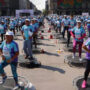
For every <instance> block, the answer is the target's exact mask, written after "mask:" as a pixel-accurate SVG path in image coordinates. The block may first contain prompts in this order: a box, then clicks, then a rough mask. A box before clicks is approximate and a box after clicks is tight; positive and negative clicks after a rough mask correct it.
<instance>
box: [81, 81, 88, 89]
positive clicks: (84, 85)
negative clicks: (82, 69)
mask: <svg viewBox="0 0 90 90" xmlns="http://www.w3.org/2000/svg"><path fill="white" fill-rule="evenodd" d="M86 84H87V82H86V81H85V80H84V81H83V83H82V88H86Z"/></svg>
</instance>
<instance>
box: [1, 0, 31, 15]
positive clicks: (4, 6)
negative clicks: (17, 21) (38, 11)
mask: <svg viewBox="0 0 90 90" xmlns="http://www.w3.org/2000/svg"><path fill="white" fill-rule="evenodd" d="M18 9H19V10H20V9H31V8H30V1H29V0H0V16H11V15H15V11H16V10H18Z"/></svg>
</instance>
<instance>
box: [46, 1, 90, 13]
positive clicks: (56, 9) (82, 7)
mask: <svg viewBox="0 0 90 90" xmlns="http://www.w3.org/2000/svg"><path fill="white" fill-rule="evenodd" d="M47 3H48V4H47ZM47 3H46V4H47V5H48V12H49V14H52V13H53V14H67V15H69V14H71V13H73V14H80V15H81V14H82V13H83V12H88V13H89V14H90V0H47Z"/></svg>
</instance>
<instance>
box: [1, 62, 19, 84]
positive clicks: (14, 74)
mask: <svg viewBox="0 0 90 90" xmlns="http://www.w3.org/2000/svg"><path fill="white" fill-rule="evenodd" d="M8 65H10V66H11V70H12V74H13V78H14V80H15V83H16V84H18V74H17V62H12V63H10V64H8V63H7V62H6V61H2V62H1V63H0V74H5V72H4V68H5V67H6V66H8Z"/></svg>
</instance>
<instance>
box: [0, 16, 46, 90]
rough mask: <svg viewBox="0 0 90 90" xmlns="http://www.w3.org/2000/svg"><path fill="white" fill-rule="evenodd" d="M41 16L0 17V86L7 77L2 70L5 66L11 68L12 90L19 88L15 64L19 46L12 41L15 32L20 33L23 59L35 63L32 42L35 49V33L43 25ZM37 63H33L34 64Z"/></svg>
mask: <svg viewBox="0 0 90 90" xmlns="http://www.w3.org/2000/svg"><path fill="white" fill-rule="evenodd" d="M43 20H44V18H43V16H41V17H37V18H36V17H19V18H16V17H0V35H1V45H0V55H1V57H2V61H1V63H0V75H1V76H2V81H1V82H0V84H4V83H5V81H6V79H7V75H6V73H5V71H4V68H5V67H6V66H7V65H10V66H11V70H12V74H13V78H14V80H15V87H14V88H13V90H16V89H18V88H19V84H18V74H17V64H18V56H19V45H18V44H17V43H16V42H15V41H14V37H15V36H16V34H17V32H20V33H21V36H22V38H23V50H24V53H25V59H29V60H30V62H35V60H34V58H33V53H32V41H34V45H35V48H37V45H36V40H37V32H38V30H39V28H40V26H42V25H43ZM36 63H38V62H35V64H36Z"/></svg>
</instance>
